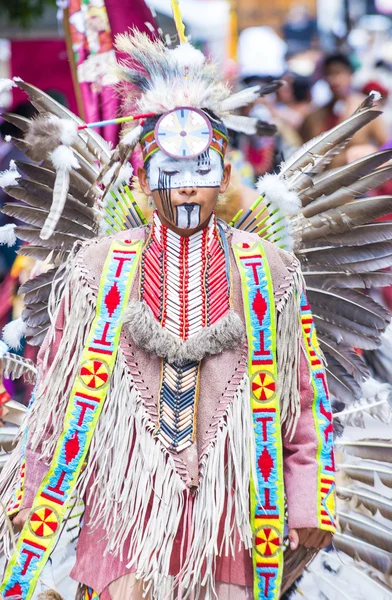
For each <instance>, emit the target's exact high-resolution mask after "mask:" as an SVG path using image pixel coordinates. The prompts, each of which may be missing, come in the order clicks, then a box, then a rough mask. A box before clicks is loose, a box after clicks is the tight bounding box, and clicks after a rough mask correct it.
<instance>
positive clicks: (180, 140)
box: [140, 107, 228, 162]
mask: <svg viewBox="0 0 392 600" xmlns="http://www.w3.org/2000/svg"><path fill="white" fill-rule="evenodd" d="M227 144H228V138H227V137H226V136H225V135H224V134H223V133H222V132H221V131H219V130H218V129H213V128H212V126H211V122H210V120H209V119H208V118H207V117H206V115H205V114H204V113H203V112H202V111H201V110H197V109H194V108H189V107H180V108H176V109H175V110H172V111H170V112H167V113H165V114H164V115H162V116H161V118H160V119H159V120H158V122H157V123H156V125H155V128H154V129H153V130H152V131H149V132H148V133H146V134H145V135H144V136H143V137H142V139H141V140H140V145H141V148H142V153H143V160H144V162H146V161H147V160H148V159H149V158H150V157H151V156H152V155H153V154H154V153H155V152H157V151H158V150H161V151H162V152H164V153H165V154H167V155H168V156H171V157H172V158H176V159H186V158H195V157H197V156H200V155H201V154H203V153H204V152H206V151H207V150H208V149H209V148H212V149H213V150H215V151H216V152H218V153H219V154H220V155H221V157H222V158H224V155H225V152H226V148H227Z"/></svg>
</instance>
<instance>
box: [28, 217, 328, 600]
mask: <svg viewBox="0 0 392 600" xmlns="http://www.w3.org/2000/svg"><path fill="white" fill-rule="evenodd" d="M144 235H145V233H144V230H143V229H140V230H135V231H131V232H122V233H120V234H118V235H117V236H116V237H121V238H124V237H125V238H128V239H129V238H130V237H132V239H135V238H140V237H144ZM235 235H236V236H240V239H241V240H242V241H248V240H249V241H253V240H254V236H253V235H251V234H244V233H242V232H238V233H236V234H235ZM110 242H111V239H110V238H104V239H100V240H98V241H94V242H92V243H91V244H90V245H89V246H85V250H82V251H81V257H82V259H83V261H84V264H85V265H88V266H89V278H90V277H91V278H90V279H89V281H88V285H89V287H90V288H91V290H93V291H94V292H96V290H97V285H98V281H99V274H100V268H102V263H103V260H104V258H105V257H106V253H107V250H108V247H109V245H110ZM265 248H266V252H267V256H268V260H269V263H270V269H271V273H272V277H273V282H274V290H275V296H276V298H278V297H279V295H280V294H282V293H283V291H284V290H285V289H287V287H288V286H289V285H290V282H291V281H292V275H291V272H292V269H291V271H290V266H292V264H293V261H295V259H293V257H292V256H291V255H288V254H286V253H282V252H281V251H279V250H277V249H276V248H275V247H273V246H272V245H271V244H268V243H265ZM232 272H233V296H234V308H235V310H236V311H237V312H238V313H239V314H240V315H243V310H242V296H241V290H240V278H239V274H238V270H237V269H236V267H235V263H234V260H233V259H232ZM137 293H138V284H137V283H136V284H135V286H134V289H133V291H132V297H136V295H137ZM62 320H63V313H62V311H61V310H60V313H59V315H58V318H57V322H56V340H55V343H54V345H53V348H52V349H51V350H52V352H51V354H52V355H54V354H55V352H56V346H57V344H58V342H59V340H60V338H61V330H62ZM123 343H124V346H122V347H123V350H124V348H125V347H127V344H128V346H130V342H129V339H127V336H126V333H124V331H123V340H122V344H123ZM44 350H45V348H43V350H42V351H41V355H42V354H43V351H44ZM244 350H246V349H244V348H237V349H233V350H232V351H226V352H224V353H223V354H222V355H217V356H214V357H209V358H205V359H204V360H203V363H202V365H203V366H202V369H201V373H202V378H201V385H200V400H199V402H200V404H199V410H198V422H197V431H198V435H197V441H196V443H195V444H193V446H192V447H191V448H188V449H187V450H186V451H184V452H183V453H181V459H182V472H181V477H182V478H183V480H184V481H187V482H188V485H195V484H197V479H198V464H199V460H198V458H199V457H200V455H201V452H202V451H203V449H204V448H205V444H208V443H210V438H209V435H210V432H211V431H212V432H213V431H214V429H213V423H214V418H215V420H216V418H217V415H218V416H219V414H220V413H222V412H223V410H224V406H226V405H227V402H229V401H230V398H232V397H233V395H234V393H235V390H236V389H237V387H238V383H239V381H240V380H241V378H242V374H243V372H244V370H245V368H246V352H245V351H244ZM132 365H133V368H134V369H135V374H136V375H137V374H138V376H139V377H140V379H139V380H138V379H137V377H136V376H134V373H132V375H133V376H134V380H136V381H140V383H137V387H138V389H139V390H146V389H147V390H148V393H149V394H150V396H148V397H150V398H151V397H152V399H153V400H152V401H151V410H152V411H153V410H156V401H154V397H155V398H156V393H157V392H156V388H157V386H158V384H159V376H157V373H159V369H157V367H158V365H159V359H158V358H157V357H153V356H147V355H145V354H144V353H143V352H142V351H141V350H139V349H137V348H135V347H133V348H132ZM300 371H301V378H300V391H301V417H300V420H299V423H298V427H297V430H296V432H295V435H294V437H293V439H292V440H291V441H290V442H289V441H288V440H287V439H286V438H284V471H285V486H286V494H287V501H288V510H289V527H317V506H316V502H317V493H316V489H317V487H316V486H317V474H318V463H317V458H316V451H317V435H316V430H315V426H314V421H313V413H312V401H313V389H312V387H311V382H310V375H309V368H308V364H307V360H306V358H305V354H304V352H303V353H302V356H301V364H300ZM144 381H145V382H146V383H144ZM146 384H147V385H146ZM139 385H140V387H139ZM222 390H223V391H224V393H223V395H222ZM140 393H141V396H142V397H143V393H144V392H143V391H140ZM230 394H231V395H230ZM225 395H226V396H227V399H226V400H225V397H226V396H225ZM223 402H226V404H223ZM131 450H132V449H130V451H131ZM46 470H47V466H46V465H44V464H42V462H39V461H38V460H37V455H36V454H35V453H33V452H32V451H31V450H28V452H27V481H26V492H25V497H24V501H23V507H29V506H31V504H32V502H33V498H34V496H35V493H36V491H37V489H38V486H39V484H40V482H41V480H42V477H43V476H44V474H45V473H46ZM184 512H185V511H184ZM146 519H148V515H147V517H146ZM89 520H90V506H89V505H87V506H86V512H85V517H84V526H83V527H82V530H81V533H80V537H79V541H78V547H77V559H76V564H75V567H74V569H73V571H72V574H71V575H72V577H73V578H74V579H76V580H77V581H79V582H81V583H84V584H87V585H88V586H90V587H93V588H94V589H95V590H96V591H97V592H98V593H99V594H101V593H102V592H103V591H104V590H107V589H108V586H109V585H110V583H112V582H113V581H116V580H117V579H119V578H120V577H122V576H123V575H125V574H126V573H129V572H132V570H129V569H127V567H126V562H127V561H126V560H124V562H122V561H121V560H120V559H119V558H118V557H114V556H112V555H110V554H107V555H106V556H104V549H105V547H106V541H105V540H104V537H105V532H104V531H103V530H102V529H101V530H99V529H98V530H95V531H94V532H91V531H89V529H88V523H89ZM183 523H184V519H183V521H182V523H181V524H180V528H179V531H178V534H177V536H176V539H175V543H174V550H173V553H172V557H171V558H172V560H171V569H170V574H172V575H175V574H176V573H178V570H179V565H180V547H181V541H182V526H183ZM221 531H222V523H221ZM126 546H127V545H126V544H125V547H126ZM216 581H218V582H224V583H227V584H234V585H239V586H247V587H250V588H251V587H252V585H253V568H252V560H251V557H250V554H249V551H246V550H245V549H244V548H243V547H242V546H241V548H238V549H237V551H236V554H235V558H233V557H231V556H229V557H226V556H219V557H218V558H217V561H216ZM103 598H105V596H103ZM105 600H106V598H105Z"/></svg>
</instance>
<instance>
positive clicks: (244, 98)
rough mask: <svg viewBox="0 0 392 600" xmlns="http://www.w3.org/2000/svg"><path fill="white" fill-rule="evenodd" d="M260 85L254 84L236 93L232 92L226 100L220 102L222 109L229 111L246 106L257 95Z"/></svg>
mask: <svg viewBox="0 0 392 600" xmlns="http://www.w3.org/2000/svg"><path fill="white" fill-rule="evenodd" d="M259 92H260V86H259V85H254V86H252V87H249V88H246V89H244V90H241V91H240V92H237V93H236V94H232V95H231V96H229V97H228V98H226V100H223V102H222V110H223V111H227V112H231V111H232V110H236V109H237V108H240V107H241V106H247V105H248V104H251V103H252V102H255V100H257V98H258V97H259Z"/></svg>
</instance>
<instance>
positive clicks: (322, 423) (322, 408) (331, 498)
mask: <svg viewBox="0 0 392 600" xmlns="http://www.w3.org/2000/svg"><path fill="white" fill-rule="evenodd" d="M301 319H302V331H303V335H304V340H305V346H306V349H307V353H308V358H309V363H310V370H311V377H312V386H313V390H314V400H313V418H314V422H315V426H316V431H317V437H318V451H317V462H318V465H319V467H318V469H319V472H318V502H317V518H318V527H319V529H324V530H327V531H332V532H335V529H336V524H335V460H334V453H333V422H332V411H331V406H330V401H329V394H328V387H327V380H326V375H325V370H324V367H323V363H322V357H321V352H320V348H319V344H318V340H317V335H316V328H315V325H314V322H313V317H312V312H311V309H310V305H309V303H308V300H307V298H306V295H305V293H304V294H303V295H302V298H301Z"/></svg>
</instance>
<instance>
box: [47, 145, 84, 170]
mask: <svg viewBox="0 0 392 600" xmlns="http://www.w3.org/2000/svg"><path fill="white" fill-rule="evenodd" d="M49 156H50V160H51V161H52V164H53V166H54V168H55V169H56V171H71V170H72V169H79V168H80V165H79V163H78V160H77V158H76V156H75V155H74V153H73V152H72V150H71V148H68V146H63V145H60V146H58V147H57V148H56V149H55V150H53V152H51V153H50V154H49Z"/></svg>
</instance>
